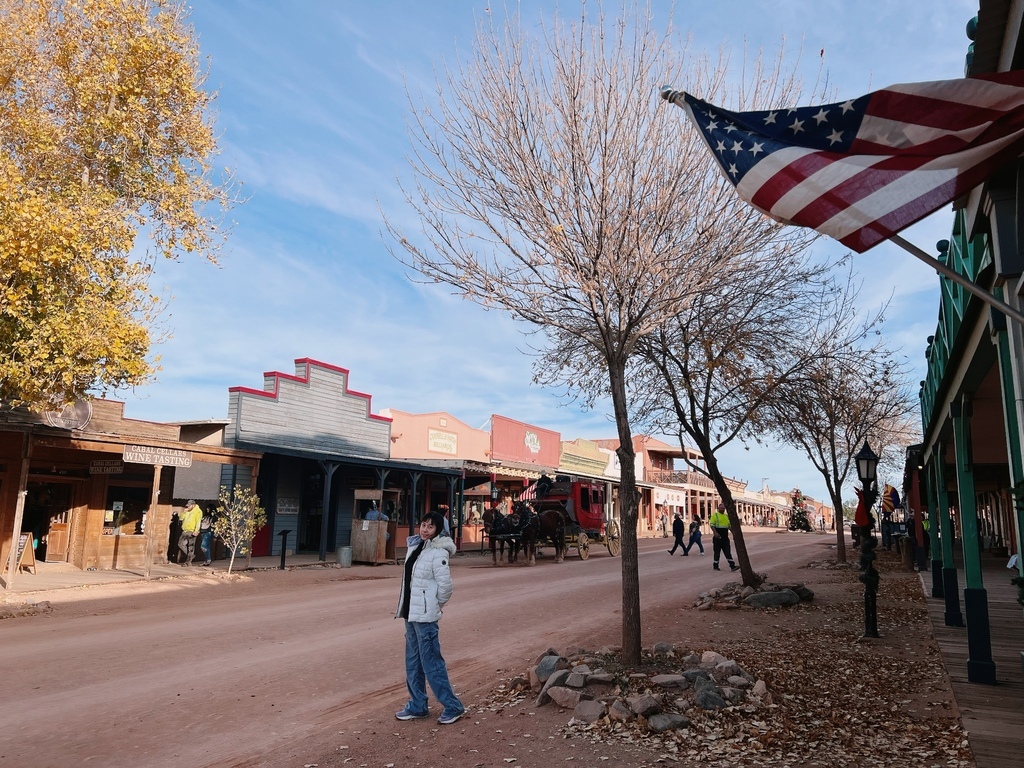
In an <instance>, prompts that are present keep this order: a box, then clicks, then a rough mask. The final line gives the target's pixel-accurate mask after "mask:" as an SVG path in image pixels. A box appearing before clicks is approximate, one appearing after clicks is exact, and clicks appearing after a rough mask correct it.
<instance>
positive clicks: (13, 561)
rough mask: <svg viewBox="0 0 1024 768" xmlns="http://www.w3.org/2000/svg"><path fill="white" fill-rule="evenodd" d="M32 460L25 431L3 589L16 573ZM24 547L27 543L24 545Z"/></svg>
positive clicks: (30, 441)
mask: <svg viewBox="0 0 1024 768" xmlns="http://www.w3.org/2000/svg"><path fill="white" fill-rule="evenodd" d="M31 461H32V432H31V431H27V432H25V434H24V435H22V438H21V474H20V475H19V476H18V501H17V503H16V504H15V506H14V530H13V531H11V551H10V553H9V554H8V555H7V580H6V581H5V582H4V589H11V587H13V586H14V579H15V577H16V576H17V575H18V539H19V537H20V536H21V521H22V520H24V519H25V497H26V496H27V495H28V467H29V464H30V463H31ZM25 546H26V547H27V546H28V544H26V545H25Z"/></svg>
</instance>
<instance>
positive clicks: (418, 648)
mask: <svg viewBox="0 0 1024 768" xmlns="http://www.w3.org/2000/svg"><path fill="white" fill-rule="evenodd" d="M443 531H444V516H443V515H442V514H441V513H440V512H428V513H427V514H426V515H424V516H423V520H422V521H421V522H420V533H419V535H418V536H410V537H409V539H408V543H407V546H408V551H407V554H406V556H405V574H404V576H403V578H402V589H401V592H400V593H399V596H398V611H397V612H396V613H395V618H396V619H397V618H399V617H401V618H403V619H405V685H406V688H408V690H409V701H408V702H407V703H406V705H405V706H404V707H402V709H400V710H398V711H397V712H395V717H396V718H397V719H398V720H420V719H422V718H425V717H427V716H428V715H429V714H430V713H429V711H428V706H427V688H426V683H430V690H432V691H433V692H434V696H435V697H436V698H437V700H438V701H439V702H440V703H441V705H442V706H443V707H444V711H443V712H442V713H441V716H440V717H439V718H438V719H437V722H438V723H440V724H441V725H449V724H451V723H454V722H455V721H456V720H458V719H459V718H460V717H462V715H463V714H464V713H465V711H466V708H465V707H464V706H463V705H462V702H461V701H459V697H458V696H456V695H455V691H454V690H452V684H451V682H450V681H449V680H448V668H447V667H446V666H445V663H444V658H443V657H442V656H441V643H440V640H439V638H438V634H437V623H438V621H439V620H440V618H441V611H442V609H443V608H444V606H445V604H446V603H447V602H448V601H449V600H450V599H451V596H452V591H453V589H454V587H453V585H452V576H451V570H450V568H449V565H448V561H449V559H450V558H451V556H452V555H454V554H455V542H453V541H452V540H451V539H450V538H449V537H448V536H445V535H444V534H443Z"/></svg>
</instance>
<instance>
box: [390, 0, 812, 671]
mask: <svg viewBox="0 0 1024 768" xmlns="http://www.w3.org/2000/svg"><path fill="white" fill-rule="evenodd" d="M626 11H627V13H625V14H624V17H623V18H621V19H616V20H611V19H609V18H607V17H606V16H605V15H604V14H603V12H600V13H598V15H597V16H596V17H595V18H591V17H589V16H588V15H587V13H586V9H584V15H583V16H582V18H581V19H580V20H578V21H574V22H571V23H567V22H563V21H562V20H560V19H559V18H557V17H556V18H555V19H554V20H553V21H552V22H551V23H550V24H541V25H539V26H537V27H534V28H532V29H535V30H537V31H536V33H533V32H530V33H528V32H527V31H525V30H524V29H523V28H522V27H520V26H519V24H518V21H517V20H515V19H512V20H509V21H507V22H506V23H505V24H504V25H498V26H496V25H494V24H493V23H488V24H481V25H479V26H478V31H477V37H476V39H475V44H474V49H473V53H472V55H471V56H470V57H469V59H468V61H466V62H465V63H461V64H458V65H456V66H455V67H454V68H451V69H446V70H445V71H444V73H443V75H442V76H441V77H440V81H439V82H438V84H437V93H438V103H437V105H436V107H429V106H417V105H415V104H414V105H413V108H412V109H413V118H414V119H413V123H412V135H413V139H414V142H415V149H414V155H413V157H412V158H411V161H410V162H411V165H412V169H413V171H414V174H415V178H416V183H415V186H414V187H411V188H406V190H405V191H406V196H407V199H408V201H409V203H410V205H411V206H412V207H413V209H414V210H415V212H416V214H417V215H418V217H419V219H420V221H421V222H422V228H423V231H422V235H421V236H420V235H416V236H414V235H412V234H411V233H408V232H404V231H402V230H401V229H400V228H399V227H398V226H397V225H396V224H395V223H394V222H393V221H386V226H387V228H388V231H389V232H390V233H391V235H392V236H394V237H395V238H396V240H397V241H398V243H399V244H400V248H401V250H399V253H400V254H401V255H400V256H399V258H401V259H402V260H403V261H404V262H405V263H406V264H408V265H409V266H411V267H412V268H413V269H415V270H416V271H418V272H419V273H420V274H421V275H423V276H424V277H426V278H427V279H428V280H432V281H435V282H439V283H444V284H447V285H448V286H451V287H452V288H454V290H455V291H456V292H457V293H460V294H462V295H463V296H464V297H466V298H469V299H471V300H473V301H476V302H479V303H480V304H482V305H484V306H487V307H499V308H501V309H503V310H505V311H507V312H509V313H510V314H511V315H512V316H513V317H515V318H517V319H519V320H522V321H525V322H526V323H527V324H529V325H531V326H533V328H534V330H536V331H538V332H539V335H540V338H541V342H540V343H539V344H538V346H539V348H540V349H541V350H542V351H543V352H542V354H540V355H539V356H538V357H537V360H536V363H535V372H536V378H537V379H538V380H541V381H545V382H556V381H557V382H561V383H564V384H566V385H568V387H569V388H570V389H571V390H575V391H576V392H578V393H583V394H584V396H585V397H587V398H590V399H604V398H609V399H610V400H611V404H612V408H613V411H614V417H615V425H616V431H617V435H618V438H619V448H618V456H619V461H620V465H621V467H622V477H621V490H620V499H621V510H620V516H621V521H622V589H623V595H622V646H623V656H624V658H625V659H626V660H628V661H630V662H632V663H635V662H638V661H639V659H640V647H641V636H640V591H639V576H638V557H637V521H638V499H639V497H638V493H637V490H636V477H635V469H634V451H633V444H632V427H631V423H630V402H629V397H628V394H627V380H626V376H627V371H628V369H629V362H630V360H631V358H632V357H633V356H634V354H635V353H636V347H637V344H638V343H639V342H640V340H641V339H642V338H644V337H645V336H646V335H647V334H649V333H652V332H654V331H655V330H656V329H658V328H659V327H661V326H663V325H664V324H665V323H666V322H667V321H668V319H669V318H671V317H673V316H675V315H676V314H678V313H680V312H682V311H683V310H684V309H685V308H686V306H687V305H688V304H689V302H690V301H691V299H692V297H693V296H694V295H695V294H697V293H699V291H700V287H701V286H702V285H706V284H708V282H709V281H710V280H712V279H713V276H714V275H715V274H716V273H717V272H718V271H719V270H720V269H721V268H723V267H722V266H721V265H720V264H719V261H720V259H719V257H718V254H717V253H716V252H715V250H714V249H713V248H711V247H710V246H711V244H712V243H713V242H715V241H716V239H718V238H719V235H718V232H719V229H720V227H721V222H720V221H719V220H718V218H717V217H715V216H713V215H711V214H712V213H713V212H714V211H715V206H716V205H717V204H719V203H722V204H723V205H724V200H725V195H724V191H723V190H722V189H721V188H720V186H719V184H718V175H717V172H715V171H713V170H712V168H711V165H710V162H711V161H710V158H708V157H707V153H706V151H705V150H704V149H703V146H702V145H701V144H700V139H699V137H697V136H696V135H695V134H694V132H692V131H688V130H683V126H682V125H681V124H680V122H679V120H678V116H677V115H675V114H673V113H672V112H671V111H669V110H665V109H663V108H661V107H660V105H659V102H658V97H657V88H658V87H659V86H660V84H661V83H664V82H682V83H686V84H687V85H690V86H692V87H695V88H697V89H699V90H701V91H702V92H705V93H717V92H719V91H721V90H722V89H723V88H724V82H725V74H726V63H727V62H726V61H725V60H724V59H719V60H718V61H714V62H712V61H709V60H707V59H706V58H700V57H692V56H690V55H689V54H688V52H687V51H686V48H685V46H683V45H678V44H677V43H676V42H675V40H674V38H673V37H672V35H671V33H668V34H658V33H656V32H655V31H654V29H653V27H652V24H651V21H650V19H649V18H648V17H647V16H646V15H645V14H644V13H637V12H636V9H635V8H634V9H633V10H632V13H628V11H629V9H628V8H627V9H626ZM780 67H781V63H777V65H776V68H775V69H774V70H769V69H768V68H766V67H763V66H761V63H760V62H758V63H757V64H756V66H755V67H754V69H756V78H755V77H751V78H750V80H751V82H756V83H760V85H759V88H760V89H761V90H762V91H765V92H767V91H771V94H772V95H777V93H776V91H778V90H780V89H781V91H783V92H788V91H789V90H792V88H793V82H792V81H791V80H789V81H787V80H785V79H784V78H782V77H781V75H780ZM778 83H781V86H779V85H777V84H778ZM696 201H701V202H700V205H698V204H697V202H696ZM595 372H596V373H595Z"/></svg>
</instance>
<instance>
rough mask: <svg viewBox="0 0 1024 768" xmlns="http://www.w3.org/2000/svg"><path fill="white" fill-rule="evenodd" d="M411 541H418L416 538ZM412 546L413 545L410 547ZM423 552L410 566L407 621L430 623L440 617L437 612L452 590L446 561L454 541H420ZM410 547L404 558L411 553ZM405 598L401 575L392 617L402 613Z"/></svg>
mask: <svg viewBox="0 0 1024 768" xmlns="http://www.w3.org/2000/svg"><path fill="white" fill-rule="evenodd" d="M415 538H419V537H418V536H417V537H415ZM414 546H415V544H414V545H413V547H414ZM422 546H423V551H422V552H420V555H419V557H417V558H416V562H415V563H413V564H412V581H411V583H410V589H409V619H408V620H409V621H416V622H423V623H426V622H431V621H438V620H439V619H440V618H441V609H442V608H443V607H444V605H445V603H447V602H448V601H449V600H450V599H451V597H452V592H453V590H454V586H453V584H452V574H451V571H450V570H449V567H448V559H449V558H450V557H451V556H452V555H454V554H455V542H454V541H452V540H451V539H450V538H448V537H447V536H435V537H434V538H432V539H430V540H429V541H425V542H423V545H422ZM413 547H410V549H409V552H408V554H406V557H409V555H411V554H412V549H413ZM404 597H405V574H404V573H403V574H402V589H401V591H400V592H399V594H398V609H397V610H396V611H395V618H399V615H400V614H401V612H402V600H403V598H404Z"/></svg>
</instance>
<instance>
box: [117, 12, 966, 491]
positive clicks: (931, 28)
mask: <svg viewBox="0 0 1024 768" xmlns="http://www.w3.org/2000/svg"><path fill="white" fill-rule="evenodd" d="M558 5H559V8H560V10H561V12H562V13H564V14H566V15H573V14H575V13H576V9H577V8H578V3H576V2H562V3H559V4H558ZM669 5H670V4H669V3H654V4H653V8H654V10H655V19H656V20H657V21H658V23H660V24H664V23H666V22H667V21H668V18H669ZM506 7H507V8H513V9H514V8H521V9H522V13H523V14H524V16H525V17H527V18H530V19H533V18H536V17H537V15H538V14H544V15H550V13H551V12H552V11H553V10H554V8H555V3H553V2H532V3H531V2H522V3H520V4H518V5H516V4H514V3H509V4H508V5H507V6H501V7H500V8H499V7H498V4H495V7H494V8H491V7H490V4H489V3H486V2H478V1H477V0H466V1H465V2H412V1H411V0H408V1H406V2H387V1H385V0H381V1H380V2H374V3H369V2H364V3H357V2H342V1H341V0H337V1H331V0H300V1H299V2H294V3H279V2H271V1H270V0H251V1H249V2H243V1H241V0H216V1H215V2H199V3H196V4H195V5H194V6H193V10H192V17H191V21H192V23H193V25H194V26H195V28H196V31H197V33H198V35H199V38H200V44H201V48H202V51H203V55H204V56H205V57H207V58H208V63H209V80H208V87H210V88H211V89H214V90H216V91H217V92H218V94H219V95H218V98H217V103H216V108H217V112H218V119H217V127H218V132H219V134H220V136H221V144H222V149H223V152H222V156H221V158H220V159H219V161H218V165H224V166H228V167H230V168H232V169H233V170H234V171H235V172H236V173H237V175H238V176H239V177H240V178H241V179H242V181H243V182H244V184H245V186H244V194H245V195H246V196H247V197H248V200H247V202H245V203H244V204H243V205H241V206H239V207H238V208H236V209H235V210H234V212H233V217H232V218H233V219H234V220H235V222H236V224H235V227H234V231H233V234H232V236H231V239H230V241H229V243H228V246H227V249H226V251H225V254H224V257H223V259H222V263H221V264H220V266H213V265H210V264H207V263H199V262H190V261H188V260H183V261H181V262H177V263H175V262H167V263H163V264H159V265H158V268H157V272H156V275H155V281H154V287H156V288H157V289H159V290H160V291H161V292H162V294H163V295H165V296H166V297H167V298H168V301H169V304H168V308H167V311H166V313H165V314H164V316H163V319H162V322H163V326H164V328H165V330H166V331H168V332H170V334H171V337H170V338H169V339H168V340H167V341H166V342H164V343H163V344H161V345H159V347H157V348H156V349H155V352H156V353H157V354H159V355H160V356H161V360H160V365H161V366H162V370H161V372H160V373H159V374H158V377H157V381H156V382H155V383H153V384H151V385H147V386H145V387H140V388H138V389H137V390H135V391H132V392H124V393H120V394H119V396H120V397H121V398H122V399H124V400H126V402H127V403H128V405H127V415H128V416H129V417H132V418H141V419H153V420H168V421H170V420H175V421H176V420H187V419H206V418H223V417H225V415H226V413H227V402H228V392H227V390H228V387H231V386H237V385H242V386H254V387H260V386H261V385H262V373H263V372H264V371H268V370H282V371H286V372H291V370H292V361H293V360H294V359H295V358H299V357H312V358H314V359H318V360H322V361H324V362H327V363H331V364H334V365H339V366H342V367H345V368H348V369H349V370H350V371H351V377H350V386H351V387H352V388H354V389H357V390H359V391H362V392H366V393H369V394H371V395H372V396H373V409H374V411H375V412H376V411H379V410H380V409H381V408H386V407H391V408H396V409H398V410H403V411H411V412H423V411H434V410H445V411H449V412H451V413H452V414H453V415H455V416H456V417H458V418H460V419H462V420H463V421H465V422H467V423H469V424H472V425H473V426H483V425H484V424H485V423H486V421H487V419H488V418H489V417H490V415H491V414H492V413H500V414H502V415H505V416H509V417H511V418H515V419H519V420H521V421H526V422H529V423H533V424H537V425H539V426H543V427H546V428H548V429H553V430H556V431H559V432H561V433H562V437H563V439H573V438H576V437H586V438H596V437H610V436H613V435H614V433H615V430H614V425H613V424H612V422H611V421H610V418H609V415H608V414H607V413H606V412H604V411H602V410H597V411H594V412H590V413H584V412H581V411H580V409H579V408H578V407H577V406H575V405H573V404H571V403H568V402H566V401H564V400H563V399H561V398H560V397H559V393H558V392H555V391H552V390H547V389H543V388H541V387H538V386H536V385H534V384H532V383H531V370H530V362H531V361H530V358H529V356H528V355H527V354H526V353H525V350H527V348H528V340H527V339H525V338H524V337H523V336H522V333H521V330H522V329H521V328H520V327H519V326H517V325H516V324H515V323H513V322H512V321H511V320H510V319H508V318H507V317H505V316H504V315H501V314H499V313H497V312H485V311H484V310H482V309H481V308H480V307H478V306H476V305H474V304H471V303H468V302H465V301H462V300H461V299H458V298H456V297H453V296H451V295H450V292H449V291H447V290H446V289H443V288H439V287H435V286H423V285H419V284H416V283H414V282H412V281H411V280H409V279H408V277H407V276H406V273H405V269H404V268H403V267H402V266H401V265H399V264H398V263H397V262H396V261H395V260H394V259H393V257H392V256H391V255H390V254H389V252H388V250H387V247H386V246H387V242H386V240H385V236H384V235H382V233H381V229H382V227H381V221H380V212H379V211H380V209H383V210H385V211H387V213H388V215H389V216H393V217H395V218H396V219H397V220H399V221H403V222H407V223H408V224H409V225H410V226H413V225H414V224H415V222H412V221H410V220H409V219H408V217H409V213H408V210H407V209H406V207H405V205H404V203H403V200H402V198H401V195H400V192H399V190H398V186H397V183H396V178H397V177H399V176H402V175H405V174H406V170H405V168H406V167H405V157H406V156H407V154H408V150H409V146H410V144H409V139H408V137H407V134H406V122H405V121H406V118H407V116H408V102H407V97H406V90H405V88H406V86H405V83H406V82H408V83H409V84H410V86H411V87H412V88H413V89H417V88H419V87H420V86H421V85H422V86H424V87H429V86H430V84H432V82H433V73H434V70H435V69H436V68H438V67H440V66H442V64H443V62H444V61H445V60H449V61H452V60H455V59H457V58H459V57H460V56H462V55H466V54H467V53H468V51H469V50H470V46H471V41H472V35H473V26H474V20H475V19H479V18H481V17H483V16H485V15H486V14H488V13H492V12H493V13H495V14H498V13H504V12H505V8H506ZM591 7H592V4H591ZM608 7H609V10H611V9H614V8H618V5H617V4H614V3H613V4H610V5H609V6H608ZM976 12H977V3H976V1H975V0H946V1H945V2H921V1H920V0H877V1H876V2H874V3H849V2H846V1H845V0H815V2H806V0H771V2H767V1H762V0H718V1H717V2H715V3H707V2H692V1H691V0H679V1H678V2H676V3H675V11H674V22H675V26H676V28H677V29H678V30H679V31H680V32H682V33H688V34H690V35H691V36H692V45H693V47H694V48H695V49H697V50H700V49H704V50H708V51H709V52H715V51H717V50H718V48H719V46H721V45H723V44H725V45H728V46H730V47H731V48H732V49H733V51H734V54H735V58H736V59H738V58H739V56H740V54H741V52H742V48H743V46H744V45H746V46H748V48H749V47H753V48H757V47H763V48H764V49H765V50H766V51H767V52H768V53H769V54H773V53H774V52H775V51H776V50H778V48H779V46H780V45H781V44H782V41H783V38H784V37H785V41H786V47H787V49H795V48H797V47H800V46H802V47H803V51H804V53H803V59H802V64H801V68H802V69H803V70H804V72H805V75H806V78H807V79H809V80H812V81H813V79H814V76H815V74H816V71H817V67H818V63H819V61H820V60H822V57H823V61H824V64H825V69H826V73H827V77H828V84H829V86H830V87H831V88H832V89H834V91H835V93H836V95H837V96H839V97H842V98H848V97H855V96H860V95H863V94H864V93H866V92H868V91H869V90H872V89H873V88H878V87H882V86H885V85H889V84H892V83H897V82H910V81H917V80H937V79H944V78H951V77H960V76H962V74H963V62H964V55H965V53H966V50H967V45H968V43H969V41H968V40H967V38H966V36H965V34H964V27H965V25H966V23H967V20H968V19H969V18H970V17H971V16H973V15H974V14H975V13H976ZM822 49H823V50H824V53H823V54H821V51H822ZM660 85H662V84H661V83H652V84H651V92H650V94H649V95H647V96H645V95H643V94H639V95H638V98H645V97H646V98H652V99H655V98H657V90H658V88H659V86H660ZM680 130H681V131H682V130H688V126H687V125H686V124H685V123H684V117H683V114H682V112H681V111H680ZM951 224H952V215H951V213H950V212H949V211H948V210H944V211H941V212H939V213H937V214H934V215H933V216H931V217H930V218H929V219H927V220H925V221H923V222H921V223H920V224H918V225H916V226H915V227H913V228H911V229H909V230H907V232H906V233H904V234H905V236H906V237H907V238H908V239H909V240H911V241H912V242H915V243H917V244H918V245H920V246H921V247H923V248H925V249H926V250H928V251H929V252H934V249H933V247H934V244H935V242H936V241H937V240H940V239H943V238H946V237H948V236H949V231H950V227H951ZM817 247H819V248H821V249H823V250H822V252H823V253H825V252H830V249H838V248H839V246H838V245H836V244H834V243H822V244H820V245H819V246H817ZM834 252H835V253H839V252H840V251H839V250H835V251H834ZM855 263H856V265H857V269H858V272H859V274H860V275H861V276H862V278H863V279H864V281H865V288H864V295H865V297H866V298H867V300H868V301H878V302H880V301H883V300H885V299H887V298H888V297H889V296H890V295H892V296H893V301H892V306H891V309H890V312H889V318H890V321H889V323H888V327H887V336H888V337H889V339H890V340H891V342H892V343H893V344H894V345H895V346H897V347H901V348H902V349H903V351H904V353H905V354H906V355H907V357H908V358H909V360H910V362H911V364H912V366H913V370H914V374H913V380H914V381H915V382H916V381H918V380H919V379H922V378H924V347H925V339H926V337H927V336H928V335H930V334H932V333H933V332H934V330H935V324H936V319H937V312H938V281H937V278H936V277H935V275H934V273H933V272H931V271H930V270H929V269H928V268H927V267H925V266H924V265H923V264H920V263H919V262H917V261H916V260H914V259H913V258H912V257H910V256H909V255H907V254H905V253H903V252H902V251H900V250H899V249H898V248H896V247H895V246H891V245H888V244H883V245H881V246H879V247H877V248H875V249H874V250H873V251H869V252H868V253H867V254H863V255H860V256H857V257H856V261H855ZM724 456H725V460H724V462H723V464H724V467H725V468H726V471H727V473H728V474H730V475H732V476H734V477H738V478H741V479H745V480H747V481H748V482H749V483H750V484H751V486H753V487H755V488H759V487H760V485H761V480H762V478H768V479H769V484H770V485H771V486H772V487H773V488H777V489H789V488H791V487H793V486H795V485H799V486H800V487H801V488H802V489H803V490H804V491H805V492H806V493H810V494H811V495H813V496H815V497H817V498H827V496H826V493H825V486H824V482H823V481H822V479H821V477H820V476H819V475H817V473H816V472H815V471H814V469H813V468H812V467H811V465H810V463H809V462H808V461H807V460H806V459H805V458H803V457H801V456H800V455H799V454H797V453H796V452H793V451H790V450H770V449H765V448H751V449H750V450H749V451H746V450H744V448H743V447H742V446H740V445H736V446H734V447H733V448H731V449H728V450H727V451H726V453H725V454H724Z"/></svg>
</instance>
